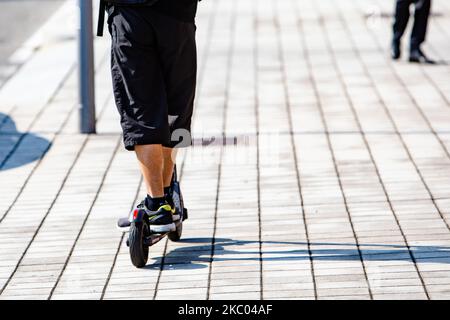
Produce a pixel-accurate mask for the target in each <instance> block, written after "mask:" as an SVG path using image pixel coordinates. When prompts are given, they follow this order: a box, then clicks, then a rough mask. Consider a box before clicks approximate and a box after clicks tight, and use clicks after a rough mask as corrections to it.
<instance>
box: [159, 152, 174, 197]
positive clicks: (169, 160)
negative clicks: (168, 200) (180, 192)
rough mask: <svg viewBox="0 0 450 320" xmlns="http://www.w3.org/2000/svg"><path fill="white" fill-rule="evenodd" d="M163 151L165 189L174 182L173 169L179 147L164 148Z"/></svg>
mask: <svg viewBox="0 0 450 320" xmlns="http://www.w3.org/2000/svg"><path fill="white" fill-rule="evenodd" d="M162 153H163V157H164V170H163V180H164V189H166V190H167V188H169V187H170V183H171V182H172V176H173V169H174V166H175V162H176V156H177V149H172V148H166V147H163V148H162Z"/></svg>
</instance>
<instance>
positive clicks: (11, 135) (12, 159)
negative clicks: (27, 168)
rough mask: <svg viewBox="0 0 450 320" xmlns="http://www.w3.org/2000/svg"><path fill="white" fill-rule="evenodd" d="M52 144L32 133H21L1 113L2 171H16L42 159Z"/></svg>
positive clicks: (0, 153) (0, 150) (0, 168)
mask: <svg viewBox="0 0 450 320" xmlns="http://www.w3.org/2000/svg"><path fill="white" fill-rule="evenodd" d="M50 147H51V142H50V141H48V140H47V139H45V138H42V137H40V136H38V135H35V134H33V133H31V132H19V131H18V130H17V128H16V124H15V122H14V120H13V119H12V118H11V117H10V116H8V115H5V114H4V113H0V171H5V170H10V169H15V168H18V167H21V166H24V165H27V164H29V163H32V162H34V161H37V160H39V159H41V158H42V157H43V156H44V155H45V153H46V152H47V151H48V149H49V148H50Z"/></svg>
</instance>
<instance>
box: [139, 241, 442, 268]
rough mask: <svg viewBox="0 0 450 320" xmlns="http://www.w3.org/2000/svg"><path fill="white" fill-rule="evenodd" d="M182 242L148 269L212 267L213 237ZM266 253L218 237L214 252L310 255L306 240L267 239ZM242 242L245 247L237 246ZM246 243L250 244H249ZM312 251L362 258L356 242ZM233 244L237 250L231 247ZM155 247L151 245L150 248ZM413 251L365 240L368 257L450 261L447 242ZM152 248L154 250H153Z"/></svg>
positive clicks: (238, 256) (248, 257)
mask: <svg viewBox="0 0 450 320" xmlns="http://www.w3.org/2000/svg"><path fill="white" fill-rule="evenodd" d="M180 244H182V245H183V244H191V245H188V246H182V247H179V248H176V249H174V250H171V251H169V252H168V253H166V255H165V256H162V257H156V258H155V259H154V261H153V263H152V264H149V265H147V267H146V268H147V269H160V268H161V263H162V262H163V264H164V269H165V270H178V269H199V268H206V267H208V264H209V262H211V252H212V239H211V238H192V239H182V240H181V241H180ZM261 245H262V247H263V250H262V256H260V255H259V254H260V252H259V242H258V241H246V240H232V239H222V238H216V239H215V240H214V256H213V259H214V261H216V262H220V261H229V262H233V261H234V262H236V261H243V262H244V261H259V260H262V261H279V262H280V263H283V262H284V261H304V260H309V259H310V252H309V251H308V248H307V243H305V242H293V241H263V242H262V243H261ZM237 246H239V247H241V246H242V249H241V250H236V247H237ZM246 246H248V247H247V248H246ZM310 246H311V255H312V257H313V260H326V261H356V260H360V254H359V251H358V249H357V247H356V245H355V244H354V243H331V242H312V243H310ZM229 247H233V248H234V250H232V249H228V248H229ZM299 247H300V248H299ZM150 250H151V248H150ZM410 250H411V253H412V255H413V258H411V255H410V254H409V251H408V248H407V247H406V246H403V245H389V244H361V245H360V252H361V255H362V257H363V259H364V260H366V261H386V262H388V261H389V262H392V261H403V262H405V261H409V262H413V259H414V261H415V262H417V263H419V262H420V263H441V264H449V263H450V247H443V246H411V247H410ZM150 252H151V251H150Z"/></svg>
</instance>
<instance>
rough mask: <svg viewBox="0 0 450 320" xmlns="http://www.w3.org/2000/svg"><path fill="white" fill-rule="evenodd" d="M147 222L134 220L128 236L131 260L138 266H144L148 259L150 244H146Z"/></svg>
mask: <svg viewBox="0 0 450 320" xmlns="http://www.w3.org/2000/svg"><path fill="white" fill-rule="evenodd" d="M146 227H147V226H146V224H145V223H144V222H133V223H132V224H131V227H130V234H129V238H128V242H129V246H130V257H131V262H132V263H133V265H134V266H135V267H136V268H143V267H145V265H146V264H147V260H148V251H149V250H148V246H147V245H146V244H145V241H144V240H145V234H146Z"/></svg>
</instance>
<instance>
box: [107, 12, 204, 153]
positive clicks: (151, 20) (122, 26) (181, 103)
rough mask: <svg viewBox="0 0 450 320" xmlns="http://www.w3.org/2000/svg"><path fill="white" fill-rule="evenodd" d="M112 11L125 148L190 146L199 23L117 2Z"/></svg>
mask: <svg viewBox="0 0 450 320" xmlns="http://www.w3.org/2000/svg"><path fill="white" fill-rule="evenodd" d="M108 13H109V18H108V26H109V31H110V33H111V37H112V48H111V71H112V79H113V90H114V97H115V101H116V105H117V109H118V110H119V113H120V119H121V126H122V130H123V138H124V144H125V148H126V149H127V150H134V146H135V145H146V144H162V145H163V146H165V147H170V148H175V147H187V146H190V145H191V140H192V139H191V134H190V131H191V118H192V112H193V105H194V96H195V87H196V77H197V50H196V43H195V30H196V27H195V24H194V23H192V22H183V21H179V20H176V19H174V18H172V17H169V16H166V15H164V14H161V13H158V12H156V11H154V10H153V9H152V8H151V7H125V6H113V7H110V8H109V9H108Z"/></svg>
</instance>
